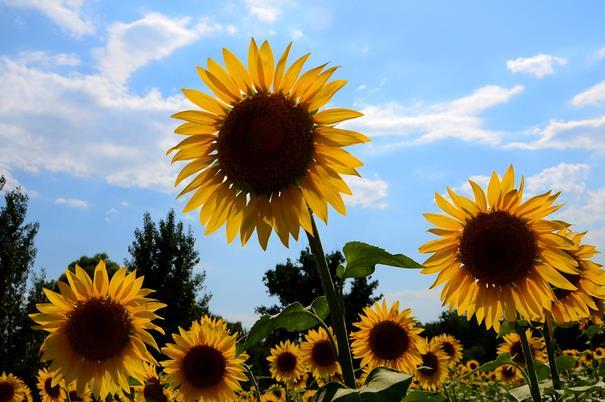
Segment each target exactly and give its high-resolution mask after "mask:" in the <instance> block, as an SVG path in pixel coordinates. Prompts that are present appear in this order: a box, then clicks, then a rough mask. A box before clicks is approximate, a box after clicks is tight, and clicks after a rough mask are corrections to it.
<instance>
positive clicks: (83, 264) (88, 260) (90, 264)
mask: <svg viewBox="0 0 605 402" xmlns="http://www.w3.org/2000/svg"><path fill="white" fill-rule="evenodd" d="M101 260H103V261H105V267H106V268H107V275H108V276H109V278H110V279H111V277H112V276H113V274H115V273H116V271H117V270H118V269H120V265H119V264H118V263H117V262H115V261H112V260H110V259H109V256H108V255H107V253H105V252H101V253H97V254H95V255H93V256H92V257H88V256H86V255H83V256H82V257H80V258H78V259H77V260H75V261H72V262H70V263H69V265H68V266H67V268H68V269H69V270H70V271H72V272H75V269H76V265H78V266H79V267H80V268H82V269H83V270H84V271H86V273H87V274H88V275H89V276H90V277H91V278H93V277H94V274H95V268H96V267H97V264H98V263H99V261H101ZM58 281H61V282H64V283H67V276H66V275H65V272H64V273H62V274H61V276H60V277H59V279H57V280H56V281H53V289H54V290H55V291H56V292H58V291H59V286H58V285H57V282H58Z"/></svg>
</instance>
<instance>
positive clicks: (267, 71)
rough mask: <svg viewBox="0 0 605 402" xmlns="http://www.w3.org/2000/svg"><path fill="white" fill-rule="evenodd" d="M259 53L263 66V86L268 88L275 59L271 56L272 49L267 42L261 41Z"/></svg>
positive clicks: (271, 79) (271, 80)
mask: <svg viewBox="0 0 605 402" xmlns="http://www.w3.org/2000/svg"><path fill="white" fill-rule="evenodd" d="M259 55H260V60H261V63H262V66H263V74H264V84H265V88H266V89H268V88H269V87H270V86H271V83H272V82H273V74H274V69H275V66H274V63H275V59H274V58H273V51H272V50H271V46H270V45H269V42H267V41H264V42H263V44H262V45H261V47H260V52H259Z"/></svg>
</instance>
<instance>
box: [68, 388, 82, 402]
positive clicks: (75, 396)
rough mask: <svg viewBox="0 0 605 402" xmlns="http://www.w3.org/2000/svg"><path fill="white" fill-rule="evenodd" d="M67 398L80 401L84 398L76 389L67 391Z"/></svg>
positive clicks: (76, 401)
mask: <svg viewBox="0 0 605 402" xmlns="http://www.w3.org/2000/svg"><path fill="white" fill-rule="evenodd" d="M69 400H70V401H72V402H81V401H83V400H84V399H82V398H81V397H80V395H78V393H77V392H76V391H69Z"/></svg>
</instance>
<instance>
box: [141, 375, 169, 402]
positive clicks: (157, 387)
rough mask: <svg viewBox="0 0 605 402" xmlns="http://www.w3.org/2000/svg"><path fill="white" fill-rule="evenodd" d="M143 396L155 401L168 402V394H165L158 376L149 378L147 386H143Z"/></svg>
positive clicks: (147, 399)
mask: <svg viewBox="0 0 605 402" xmlns="http://www.w3.org/2000/svg"><path fill="white" fill-rule="evenodd" d="M143 396H144V397H145V400H146V401H153V402H168V399H167V398H166V395H164V387H163V386H162V384H160V382H159V381H158V380H157V378H152V379H150V380H149V382H148V383H147V384H145V388H143Z"/></svg>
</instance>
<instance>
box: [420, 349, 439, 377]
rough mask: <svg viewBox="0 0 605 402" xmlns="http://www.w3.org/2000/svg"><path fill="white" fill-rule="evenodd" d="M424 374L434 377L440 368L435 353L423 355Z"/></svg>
mask: <svg viewBox="0 0 605 402" xmlns="http://www.w3.org/2000/svg"><path fill="white" fill-rule="evenodd" d="M421 365H422V366H424V367H423V368H422V372H423V373H424V374H426V375H429V376H430V375H433V374H435V372H436V371H437V369H438V368H439V359H438V358H437V356H435V354H434V353H432V352H428V353H426V354H424V355H422V364H421Z"/></svg>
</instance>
